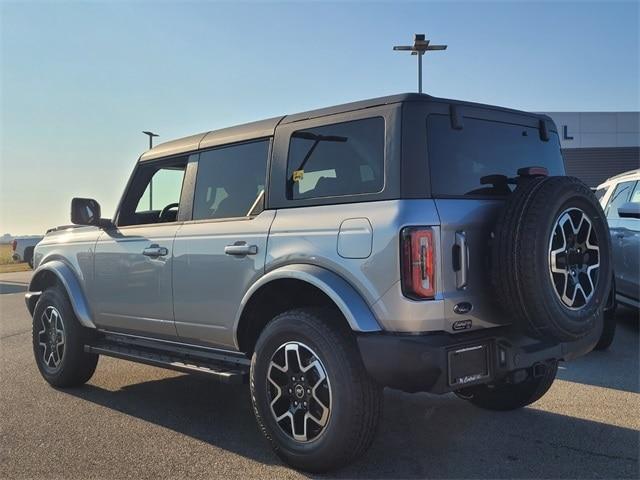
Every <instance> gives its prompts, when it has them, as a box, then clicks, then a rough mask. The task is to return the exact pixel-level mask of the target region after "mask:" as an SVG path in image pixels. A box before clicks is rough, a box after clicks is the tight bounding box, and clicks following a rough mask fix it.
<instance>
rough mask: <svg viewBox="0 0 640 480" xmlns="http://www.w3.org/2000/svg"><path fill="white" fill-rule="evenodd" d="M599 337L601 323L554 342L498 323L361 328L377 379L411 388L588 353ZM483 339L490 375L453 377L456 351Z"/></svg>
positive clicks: (442, 385) (446, 386)
mask: <svg viewBox="0 0 640 480" xmlns="http://www.w3.org/2000/svg"><path fill="white" fill-rule="evenodd" d="M599 337H600V329H596V331H594V332H593V333H592V334H591V335H589V336H587V337H585V338H582V339H581V340H578V341H575V342H565V343H550V342H546V341H542V340H539V339H535V338H531V337H527V336H524V335H522V334H520V333H518V332H515V331H514V330H513V329H512V328H510V327H497V328H492V329H486V330H476V331H473V332H468V333H460V334H456V335H452V334H448V333H445V332H438V333H434V334H428V335H395V334H389V333H372V334H361V335H359V336H358V347H359V348H360V354H361V356H362V360H363V362H364V365H365V368H366V369H367V371H368V373H369V375H371V377H372V378H374V379H375V380H376V381H377V382H378V383H380V384H382V385H384V386H387V387H391V388H397V389H399V390H403V391H406V392H431V393H447V392H451V391H453V390H456V389H459V388H463V387H468V386H470V385H477V384H481V383H489V382H492V381H496V380H500V379H502V378H505V377H506V376H507V375H509V374H511V373H512V372H516V371H518V370H526V369H531V368H534V367H535V366H536V365H538V364H542V363H544V362H545V361H547V360H571V359H572V358H576V357H579V356H581V355H585V354H586V353H588V352H590V351H591V350H593V347H594V346H595V345H596V343H597V342H598V338H599ZM480 345H482V346H484V347H485V349H486V358H487V365H486V367H487V371H486V375H482V376H481V377H480V378H474V376H469V378H466V379H465V380H464V381H463V383H456V382H455V381H452V379H451V378H450V373H451V372H450V358H451V356H452V354H453V353H454V352H458V351H466V350H473V349H474V347H478V346H480Z"/></svg>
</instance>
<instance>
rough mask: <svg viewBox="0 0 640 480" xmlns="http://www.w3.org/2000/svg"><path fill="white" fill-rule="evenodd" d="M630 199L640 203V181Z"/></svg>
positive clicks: (632, 201)
mask: <svg viewBox="0 0 640 480" xmlns="http://www.w3.org/2000/svg"><path fill="white" fill-rule="evenodd" d="M629 201H630V202H631V203H640V182H637V183H636V188H635V189H634V190H633V193H632V194H631V198H630V199H629Z"/></svg>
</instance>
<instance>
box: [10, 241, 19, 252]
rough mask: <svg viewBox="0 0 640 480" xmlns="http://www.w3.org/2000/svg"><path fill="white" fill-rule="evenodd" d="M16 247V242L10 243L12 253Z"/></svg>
mask: <svg viewBox="0 0 640 480" xmlns="http://www.w3.org/2000/svg"><path fill="white" fill-rule="evenodd" d="M17 246H18V241H17V240H14V241H13V242H11V250H13V251H14V252H15V251H16V247H17Z"/></svg>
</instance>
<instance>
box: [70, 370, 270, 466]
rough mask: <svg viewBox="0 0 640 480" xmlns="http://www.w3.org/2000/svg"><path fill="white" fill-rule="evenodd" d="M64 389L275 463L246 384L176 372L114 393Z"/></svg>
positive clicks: (93, 388) (89, 387)
mask: <svg viewBox="0 0 640 480" xmlns="http://www.w3.org/2000/svg"><path fill="white" fill-rule="evenodd" d="M98 368H99V367H98ZM65 392H66V393H69V394H71V395H74V396H77V397H80V398H82V399H84V400H88V401H90V402H93V403H96V404H98V405H101V406H104V407H108V408H111V409H114V410H117V411H119V412H121V413H125V414H127V415H131V416H133V417H137V418H140V419H142V420H145V421H147V422H151V423H154V424H156V425H160V426H162V427H164V428H169V429H171V430H174V431H176V432H178V433H181V434H184V435H188V436H190V437H193V438H195V439H197V440H201V441H203V442H206V443H208V444H211V445H215V446H216V447H218V448H222V449H225V450H228V451H231V452H234V453H237V454H239V455H243V456H245V457H247V458H251V459H253V460H256V461H258V462H261V463H265V464H272V463H280V462H279V460H278V459H277V458H276V457H275V455H273V454H272V452H271V449H270V447H269V445H268V443H267V442H266V440H265V439H264V438H263V437H262V434H261V433H260V431H259V430H258V427H257V425H256V421H255V418H254V416H253V411H252V408H251V403H250V399H249V389H248V386H247V385H225V384H220V383H218V382H215V381H212V380H211V379H208V378H206V377H201V376H198V375H180V376H177V377H170V378H164V379H160V380H152V381H148V382H143V383H137V384H131V385H125V386H123V387H121V388H120V389H118V390H115V391H112V390H107V389H103V388H101V387H100V386H97V385H92V384H87V385H85V386H84V387H82V388H78V389H70V390H65Z"/></svg>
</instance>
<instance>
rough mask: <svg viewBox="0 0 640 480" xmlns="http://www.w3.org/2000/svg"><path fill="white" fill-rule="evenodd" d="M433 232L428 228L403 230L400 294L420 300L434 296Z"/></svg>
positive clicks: (401, 237) (401, 235) (401, 239)
mask: <svg viewBox="0 0 640 480" xmlns="http://www.w3.org/2000/svg"><path fill="white" fill-rule="evenodd" d="M434 254H435V248H434V244H433V230H432V229H431V228H428V227H407V228H403V229H402V232H401V234H400V257H401V258H400V262H401V265H400V269H401V275H402V293H403V294H404V295H405V296H406V297H409V298H413V299H417V300H421V299H425V298H433V297H434V296H435V294H436V273H435V257H434Z"/></svg>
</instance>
